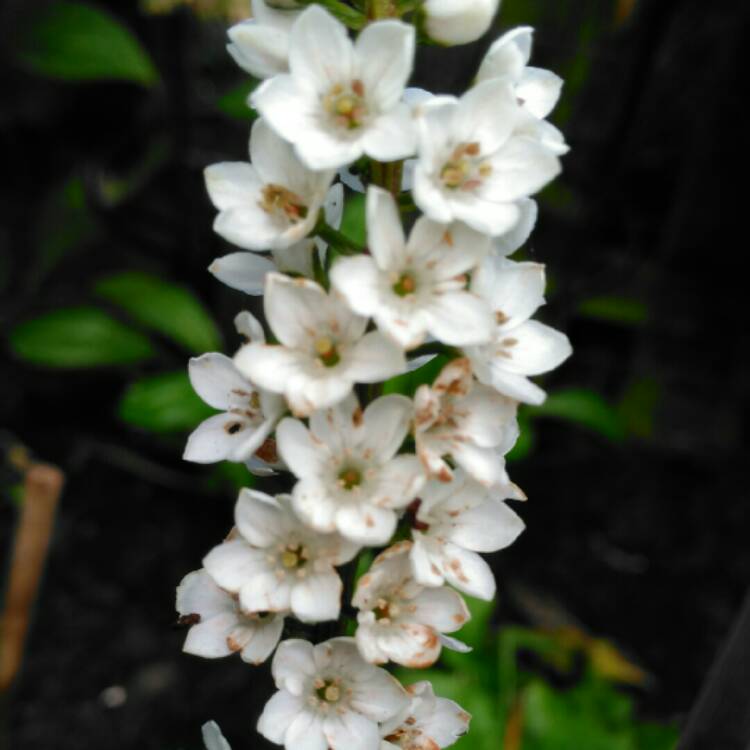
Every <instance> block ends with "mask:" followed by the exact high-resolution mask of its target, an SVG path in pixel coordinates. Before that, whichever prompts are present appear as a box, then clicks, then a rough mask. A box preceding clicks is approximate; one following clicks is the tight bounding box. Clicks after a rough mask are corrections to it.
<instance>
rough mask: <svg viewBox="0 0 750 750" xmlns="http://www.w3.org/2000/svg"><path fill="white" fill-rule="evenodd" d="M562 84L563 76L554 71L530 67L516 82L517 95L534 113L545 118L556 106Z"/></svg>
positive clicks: (540, 117)
mask: <svg viewBox="0 0 750 750" xmlns="http://www.w3.org/2000/svg"><path fill="white" fill-rule="evenodd" d="M562 85H563V80H562V78H560V76H558V75H555V74H554V73H553V72H552V71H549V70H544V69H543V68H532V67H529V68H526V70H524V71H523V74H522V75H521V80H520V81H519V82H518V83H517V84H516V95H517V96H518V98H519V99H523V106H524V107H525V108H526V109H528V110H529V112H531V114H532V115H534V116H535V117H538V118H539V119H540V120H543V119H544V118H545V117H547V115H549V113H550V112H552V110H553V109H554V108H555V104H557V100H558V99H559V98H560V91H561V90H562Z"/></svg>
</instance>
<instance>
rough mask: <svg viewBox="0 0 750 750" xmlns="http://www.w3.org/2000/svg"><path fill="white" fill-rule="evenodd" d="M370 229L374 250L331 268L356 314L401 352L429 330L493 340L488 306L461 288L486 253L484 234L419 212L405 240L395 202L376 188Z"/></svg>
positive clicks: (458, 338) (462, 339)
mask: <svg viewBox="0 0 750 750" xmlns="http://www.w3.org/2000/svg"><path fill="white" fill-rule="evenodd" d="M367 228H368V233H367V234H368V247H369V249H370V251H371V253H372V255H359V256H356V257H350V258H342V259H340V260H338V261H337V262H336V264H335V265H334V267H333V269H332V272H331V280H332V281H333V284H334V286H335V287H336V288H337V289H338V290H339V291H340V292H341V293H342V294H343V295H344V297H345V298H346V301H347V302H348V303H349V306H350V307H351V308H352V309H353V310H354V311H355V312H357V313H359V314H360V315H369V316H372V317H373V318H374V320H375V322H376V323H377V326H378V328H379V329H380V330H381V331H383V332H384V333H386V334H388V336H390V337H391V338H392V339H394V340H395V341H397V342H398V343H399V345H401V346H402V347H404V348H406V349H412V348H414V347H415V346H418V345H419V344H421V343H422V341H424V339H425V337H426V335H427V334H430V335H432V336H434V337H435V338H436V339H438V340H439V341H442V342H443V343H446V344H451V345H456V346H457V345H462V344H470V343H482V342H486V341H489V340H490V338H491V337H492V330H493V327H494V326H493V323H494V321H493V317H492V312H491V310H490V307H489V305H488V304H487V303H486V302H485V301H484V300H482V299H480V298H479V297H478V296H476V295H475V294H473V293H472V292H470V291H469V290H467V289H466V284H467V275H466V274H467V273H468V272H470V271H471V269H472V268H474V267H475V266H476V265H477V264H478V263H479V261H480V260H481V259H482V258H483V257H484V255H485V254H486V253H487V252H488V251H489V239H488V238H487V237H485V236H484V235H482V234H479V233H478V232H475V231H473V230H471V229H469V227H467V226H465V225H463V224H460V223H456V224H449V225H445V224H437V223H436V222H434V221H431V220H430V219H427V218H425V217H421V218H420V219H418V220H417V223H416V224H415V226H414V229H413V230H412V232H411V235H410V237H409V241H408V243H407V242H406V240H405V238H404V231H403V228H402V226H401V219H400V218H399V214H398V209H397V207H396V202H395V201H394V199H393V197H392V196H391V194H390V193H388V192H386V191H385V190H382V189H380V188H377V187H371V188H369V190H368V191H367Z"/></svg>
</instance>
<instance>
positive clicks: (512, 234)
mask: <svg viewBox="0 0 750 750" xmlns="http://www.w3.org/2000/svg"><path fill="white" fill-rule="evenodd" d="M516 207H517V208H518V210H519V213H520V216H519V217H518V221H517V222H516V223H515V225H514V226H513V227H512V228H511V229H509V230H508V231H507V232H504V233H503V234H501V235H499V236H497V237H494V238H493V239H492V252H493V253H494V254H495V255H501V256H503V257H507V256H508V255H513V253H515V252H516V250H518V248H520V247H522V246H523V245H525V244H526V241H527V240H528V239H529V237H530V236H531V233H532V231H533V230H534V227H535V226H536V220H537V216H538V214H539V207H538V206H537V202H536V201H535V200H534V199H533V198H521V200H520V201H517V202H516Z"/></svg>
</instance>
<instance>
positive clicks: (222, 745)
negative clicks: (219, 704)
mask: <svg viewBox="0 0 750 750" xmlns="http://www.w3.org/2000/svg"><path fill="white" fill-rule="evenodd" d="M201 732H202V733H203V744H204V745H205V747H206V750H232V748H231V747H230V746H229V743H228V742H227V741H226V739H225V737H224V735H223V734H222V733H221V729H219V725H218V724H217V723H216V722H215V721H207V722H206V723H205V724H204V725H203V726H202V727H201Z"/></svg>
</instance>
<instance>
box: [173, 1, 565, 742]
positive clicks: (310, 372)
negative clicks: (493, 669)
mask: <svg viewBox="0 0 750 750" xmlns="http://www.w3.org/2000/svg"><path fill="white" fill-rule="evenodd" d="M496 6H497V0H490V1H489V2H488V1H487V0H460V1H457V0H450V1H449V2H448V1H446V0H426V2H424V3H421V4H417V5H416V6H415V5H414V4H411V3H405V4H403V8H402V7H401V6H400V5H399V4H387V5H386V6H385V7H381V6H380V5H379V4H378V3H376V2H373V3H370V2H369V0H368V3H367V12H366V13H362V12H361V11H360V10H358V8H359V6H357V7H354V6H349V5H345V4H344V3H343V2H339V0H329V2H327V8H329V9H330V10H333V13H334V14H333V15H332V13H331V12H329V10H324V9H323V8H322V7H320V6H318V5H315V4H312V5H308V6H307V7H305V8H304V9H303V8H302V7H301V6H298V5H296V4H295V3H293V2H291V0H285V2H283V3H278V2H276V3H274V4H273V5H271V4H267V3H266V2H264V0H253V5H252V7H253V18H252V20H249V21H245V22H243V23H240V24H238V25H237V26H234V27H233V28H231V29H230V31H229V37H230V44H229V46H228V49H229V52H230V54H231V55H232V57H233V58H234V59H235V60H236V61H237V63H238V64H239V65H240V66H241V67H242V68H243V69H244V70H245V71H247V72H249V73H250V74H251V75H253V76H255V77H257V78H260V79H263V81H262V83H261V84H260V85H259V86H257V88H256V89H255V90H254V92H253V94H252V96H251V99H250V102H249V103H250V105H251V106H252V107H253V108H255V109H256V110H257V112H258V113H259V115H260V116H259V117H258V119H257V120H256V121H255V123H254V125H253V127H252V131H251V133H250V144H249V152H250V161H249V162H225V163H221V164H215V165H213V166H210V167H208V168H207V169H206V186H207V189H208V194H209V196H210V198H211V201H212V202H213V204H214V205H215V207H216V209H217V212H218V213H217V216H216V221H215V224H214V228H215V230H216V232H217V233H218V234H219V235H220V236H221V237H222V238H224V239H225V240H226V241H227V242H229V243H231V244H232V245H234V246H235V248H237V249H236V250H235V251H234V252H231V253H229V254H228V255H225V256H224V257H221V258H219V259H217V260H215V261H214V262H213V263H212V265H211V267H210V271H211V272H212V273H213V274H214V275H215V276H216V277H217V278H218V279H219V280H220V281H222V282H224V283H225V284H227V285H229V286H231V287H233V288H235V289H238V290H241V291H244V292H246V293H247V294H250V295H262V302H263V311H264V318H265V324H266V325H267V329H264V327H263V325H262V324H261V323H260V322H259V321H258V320H257V319H256V318H255V317H254V316H253V315H251V314H250V313H249V312H242V313H240V314H239V315H238V316H237V319H236V326H237V330H238V332H239V333H240V334H241V335H242V336H243V337H244V339H245V343H244V344H243V345H242V346H241V347H240V348H239V350H238V351H237V352H236V353H235V355H234V357H232V358H230V357H227V356H225V355H223V354H219V353H209V354H204V355H203V356H201V357H198V358H196V359H193V360H191V362H190V366H189V373H190V379H191V382H192V384H193V386H194V388H195V390H196V392H197V393H198V395H199V396H200V397H201V398H202V399H203V400H204V401H205V402H206V403H207V404H209V405H210V406H212V407H214V408H215V409H217V410H218V412H219V413H217V414H216V415H215V416H213V417H211V418H209V419H207V420H206V421H205V422H203V423H202V424H201V425H199V426H198V427H197V429H196V430H195V431H194V432H193V434H192V435H191V436H190V438H189V440H188V444H187V447H186V449H185V458H186V459H187V460H190V461H197V462H202V463H210V462H215V461H221V460H228V461H235V462H240V463H244V464H245V465H246V466H247V468H248V469H249V470H250V472H252V473H253V474H256V475H259V476H263V475H267V474H274V473H275V474H279V475H281V476H282V477H287V478H288V480H289V481H288V488H287V490H288V491H287V492H286V494H280V495H277V496H275V497H272V496H270V495H268V494H266V493H263V492H260V491H257V490H254V489H243V490H242V491H241V492H240V495H239V498H238V500H237V503H236V506H235V511H234V523H233V525H232V527H231V529H230V530H229V532H228V535H227V537H226V539H225V540H224V541H223V542H222V543H221V544H219V545H218V546H216V547H214V548H213V549H212V550H210V551H209V553H208V554H207V555H206V557H205V558H204V560H203V564H202V568H201V569H199V570H196V571H193V572H191V573H189V574H188V575H187V576H186V577H185V578H184V579H183V581H182V583H181V584H180V586H179V587H178V590H177V609H178V611H179V613H180V616H181V621H182V622H183V623H184V624H186V625H189V626H190V629H189V631H188V634H187V638H186V641H185V646H184V648H185V651H187V652H189V653H192V654H196V655H199V656H203V657H208V658H216V657H222V656H228V655H229V654H232V653H235V652H237V653H239V654H240V656H241V658H242V659H243V660H244V661H246V662H249V663H251V664H259V663H261V662H263V661H265V660H267V659H269V658H271V656H272V655H273V658H272V672H273V677H274V680H275V683H276V686H277V688H278V692H277V693H276V694H275V695H274V696H273V697H272V698H271V699H270V701H269V702H268V704H267V705H266V707H265V709H264V711H263V713H262V715H261V717H260V719H259V722H258V730H259V731H260V733H261V734H263V735H264V736H265V737H266V738H267V739H269V740H270V741H272V742H275V743H277V744H279V745H283V746H284V747H285V748H286V750H345V749H346V750H349V749H350V748H353V747H356V748H362V750H391V749H392V748H404V749H405V750H409V749H411V750H419V749H420V748H428V747H429V748H443V747H447V746H448V745H451V744H452V743H453V742H455V740H456V739H457V738H458V737H459V736H461V735H462V734H463V733H464V732H465V731H466V730H467V728H468V722H469V715H468V713H466V712H465V711H464V710H463V709H462V708H460V707H459V706H457V705H456V704H455V703H453V702H451V701H449V700H447V699H445V698H440V697H436V696H435V695H434V694H433V691H432V688H431V686H430V685H429V683H426V682H416V683H414V684H412V685H410V686H408V687H404V686H402V685H401V684H400V683H399V682H398V681H396V680H395V679H394V678H393V677H392V676H391V675H390V673H388V672H387V671H386V670H385V669H384V668H383V666H382V665H385V664H387V663H389V662H391V663H395V664H399V665H403V666H405V667H411V668H423V667H428V666H430V665H432V664H434V663H435V661H436V660H437V659H438V658H439V656H440V652H441V649H442V648H444V647H446V648H451V649H454V650H458V651H464V650H467V647H466V646H464V644H462V643H461V642H460V641H459V640H457V639H455V638H453V637H451V636H450V635H448V634H450V633H453V632H455V631H458V630H460V629H461V627H462V626H463V624H464V623H465V622H466V621H467V620H468V618H469V610H468V608H467V605H466V603H465V601H464V599H463V596H462V594H467V595H469V596H473V597H479V598H482V599H486V600H489V599H492V597H493V596H494V594H495V590H496V583H495V578H494V576H493V573H492V570H491V568H490V566H489V565H488V563H487V561H486V559H485V558H484V557H483V555H484V554H486V553H492V552H496V551H498V550H501V549H503V548H505V547H507V546H508V545H509V544H511V543H512V542H513V541H514V540H515V539H516V537H517V536H518V535H519V534H520V533H521V531H522V530H523V528H524V524H523V521H522V520H521V519H520V518H519V516H518V515H517V514H516V513H515V511H514V510H512V509H511V507H510V506H509V504H508V501H510V500H524V499H525V496H524V494H523V492H522V491H521V490H520V489H519V488H518V487H517V486H516V485H515V484H514V483H513V482H512V481H511V479H510V477H509V476H508V473H507V471H506V466H505V458H504V457H505V455H506V454H507V453H508V451H509V450H510V449H511V448H512V447H513V445H514V443H515V441H516V439H517V437H518V422H517V418H516V417H517V409H518V405H519V403H529V404H539V403H541V402H542V401H543V400H544V398H545V393H544V391H543V390H542V389H541V387H540V386H539V385H538V384H536V383H535V382H533V381H532V380H531V379H530V378H532V377H534V376H537V375H540V374H542V373H545V372H548V371H550V370H552V369H553V368H555V367H557V366H558V365H559V364H560V363H562V362H563V361H564V360H565V359H566V358H567V357H568V356H569V355H570V353H571V348H570V344H569V342H568V339H567V337H566V336H565V335H564V334H562V333H560V332H559V331H556V330H554V329H552V328H550V327H549V326H547V325H545V324H543V323H541V322H539V321H537V320H534V319H532V316H533V315H534V313H535V312H536V311H537V309H538V308H539V307H540V306H541V305H542V304H543V302H544V298H543V292H544V285H545V277H544V267H543V266H542V265H539V264H537V263H531V262H523V261H521V262H519V261H513V260H510V259H509V258H508V256H510V255H511V254H513V253H514V252H515V251H516V250H518V249H519V248H520V247H521V246H522V245H523V244H524V243H525V242H526V240H527V239H528V237H529V234H530V233H531V231H532V229H533V227H534V223H535V221H536V213H537V207H536V203H535V202H534V200H533V199H532V197H531V196H532V195H533V194H534V193H536V192H537V191H538V190H540V189H541V188H542V187H543V186H544V185H546V184H547V183H548V182H549V181H550V180H551V179H553V178H554V177H555V176H556V175H557V174H558V172H559V171H560V161H559V157H560V156H561V155H562V154H564V153H565V152H566V150H567V146H566V144H565V141H564V139H563V136H562V135H561V133H560V132H559V131H558V130H557V129H556V128H555V127H554V126H553V125H551V124H550V123H549V122H547V120H546V119H545V118H546V117H547V116H548V115H549V113H550V111H551V110H552V108H553V107H554V105H555V102H556V101H557V98H558V96H559V93H560V88H561V81H560V79H559V78H558V77H557V76H555V75H554V74H553V73H550V72H549V71H546V70H541V69H538V68H533V67H530V66H528V61H529V58H530V54H531V42H532V30H531V29H529V28H519V29H515V30H512V31H510V32H509V33H507V34H505V35H504V36H502V37H500V38H499V39H498V40H497V41H496V42H495V43H494V44H493V45H492V46H491V47H490V49H489V51H488V53H487V55H486V57H485V58H484V60H483V61H482V63H481V65H480V67H479V70H478V72H477V75H476V78H475V81H474V85H473V86H472V87H471V88H470V89H469V90H468V91H467V92H466V93H465V94H464V95H463V96H461V97H460V98H456V97H453V96H446V95H433V94H431V93H429V92H426V91H422V90H416V89H407V88H406V85H407V83H408V80H409V77H410V75H411V72H412V66H413V61H414V55H415V46H416V28H417V27H418V28H419V29H420V31H421V33H423V34H427V35H429V36H431V37H432V38H433V39H434V40H436V41H439V42H441V43H443V44H459V43H465V42H468V41H473V40H474V39H476V38H478V36H479V35H481V34H482V33H484V31H486V30H487V28H488V27H489V24H490V22H491V19H492V17H493V15H494V13H495V11H496ZM404 9H407V10H404ZM334 15H335V16H336V17H334ZM339 19H343V21H344V22H346V25H345V23H344V22H342V20H339ZM347 25H348V26H349V27H350V29H354V30H355V31H358V32H359V33H358V34H357V35H356V38H355V39H354V40H352V38H351V36H350V33H349V30H348V29H347ZM344 184H346V185H347V186H348V187H349V188H350V189H353V190H355V191H356V190H359V191H362V192H365V193H366V195H365V196H364V202H365V216H366V238H367V239H366V247H360V246H359V245H358V244H357V242H356V241H355V240H353V239H352V238H351V237H349V236H348V235H346V234H343V233H342V232H341V231H340V227H341V220H342V213H343V211H344V196H345V190H344ZM405 226H406V228H407V229H408V231H406V229H405ZM434 357H439V359H437V360H435V361H434V362H431V361H429V360H431V359H432V358H434ZM425 363H426V364H425ZM409 371H414V372H413V375H412V382H417V383H419V385H418V387H416V389H414V388H412V389H406V392H404V393H400V392H398V390H399V389H398V388H397V387H396V385H394V384H397V383H398V382H399V381H398V380H396V381H393V380H389V379H391V378H394V377H395V376H399V375H402V374H404V373H406V372H409ZM385 381H389V382H388V383H387V384H386V385H387V387H384V383H385ZM367 548H375V550H376V556H375V557H374V561H373V562H372V564H371V565H370V566H369V569H368V570H366V571H364V572H362V574H361V575H359V577H358V578H356V572H357V570H358V567H361V566H358V561H359V560H360V553H361V552H363V551H364V550H366V549H367ZM292 620H296V621H297V622H296V624H292ZM324 622H333V623H334V625H333V627H330V626H328V627H326V629H325V630H322V629H321V628H320V627H316V626H317V624H318V623H324ZM347 627H349V628H350V630H349V631H347ZM324 632H325V634H326V635H327V636H331V635H333V636H334V637H328V639H325V638H323V639H321V634H322V633H324ZM337 632H338V633H339V634H340V635H338V636H337V635H336V633H337ZM346 632H350V633H353V636H352V637H345V636H344V633H346ZM287 634H294V636H295V637H286V636H287ZM300 635H304V636H305V637H299V636H300ZM206 731H207V732H208V733H209V734H211V737H212V738H213V739H212V742H213V744H214V745H216V744H217V743H218V745H217V746H219V747H223V746H224V745H222V744H221V743H224V744H226V743H225V741H224V740H223V738H221V735H220V733H218V729H217V728H215V726H208V727H207V729H206ZM207 741H208V740H207Z"/></svg>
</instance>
